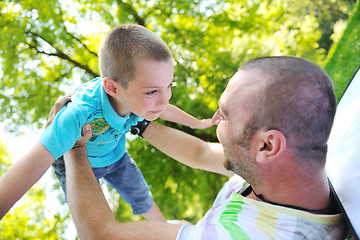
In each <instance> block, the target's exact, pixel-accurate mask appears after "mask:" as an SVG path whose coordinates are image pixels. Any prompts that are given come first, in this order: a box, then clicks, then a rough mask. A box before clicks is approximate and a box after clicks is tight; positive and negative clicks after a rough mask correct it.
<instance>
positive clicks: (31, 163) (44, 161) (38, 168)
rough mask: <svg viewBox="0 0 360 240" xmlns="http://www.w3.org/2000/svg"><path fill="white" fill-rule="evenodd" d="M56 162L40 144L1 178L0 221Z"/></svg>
mask: <svg viewBox="0 0 360 240" xmlns="http://www.w3.org/2000/svg"><path fill="white" fill-rule="evenodd" d="M54 161H55V159H54V157H53V156H52V155H51V154H50V153H49V152H48V150H47V149H46V148H45V147H44V146H43V145H42V143H41V142H38V143H37V144H36V145H35V146H34V147H33V148H32V149H31V150H30V152H29V153H27V154H26V155H25V156H24V157H22V158H20V159H19V160H18V161H17V162H15V164H14V165H12V166H11V167H10V168H9V169H8V170H7V171H6V172H5V173H4V174H3V175H2V176H1V178H0V219H1V218H3V216H4V215H5V214H6V213H7V212H8V211H9V210H10V208H11V207H12V206H13V205H14V204H15V203H16V202H17V201H18V200H19V199H20V198H21V197H22V196H23V195H24V194H25V193H26V192H27V191H28V190H29V189H30V188H31V187H32V186H33V185H34V184H35V183H36V182H37V181H38V180H39V179H40V178H41V176H42V175H44V173H45V172H46V170H47V169H48V168H49V167H50V166H51V164H52V163H53V162H54Z"/></svg>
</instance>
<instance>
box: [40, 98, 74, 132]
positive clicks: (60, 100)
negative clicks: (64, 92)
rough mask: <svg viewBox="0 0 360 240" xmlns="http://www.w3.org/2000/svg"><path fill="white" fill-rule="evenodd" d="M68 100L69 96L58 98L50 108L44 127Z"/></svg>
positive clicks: (69, 99)
mask: <svg viewBox="0 0 360 240" xmlns="http://www.w3.org/2000/svg"><path fill="white" fill-rule="evenodd" d="M70 101H71V96H62V97H59V98H58V100H57V101H56V103H55V104H54V106H53V107H52V108H51V111H50V114H49V118H48V121H47V123H46V124H45V128H47V127H48V126H49V125H50V124H51V123H52V122H53V121H54V118H55V116H56V114H57V113H58V112H59V111H60V110H61V109H62V108H63V107H64V106H65V105H66V104H68V102H70Z"/></svg>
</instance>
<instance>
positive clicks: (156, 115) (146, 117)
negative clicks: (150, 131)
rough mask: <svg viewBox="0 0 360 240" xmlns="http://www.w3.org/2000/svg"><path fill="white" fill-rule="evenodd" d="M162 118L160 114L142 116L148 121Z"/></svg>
mask: <svg viewBox="0 0 360 240" xmlns="http://www.w3.org/2000/svg"><path fill="white" fill-rule="evenodd" d="M159 117H160V114H147V115H146V116H142V118H144V119H146V120H148V121H155V120H156V119H158V118H159Z"/></svg>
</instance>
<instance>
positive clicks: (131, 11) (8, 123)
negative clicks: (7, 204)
mask: <svg viewBox="0 0 360 240" xmlns="http://www.w3.org/2000/svg"><path fill="white" fill-rule="evenodd" d="M123 23H135V24H140V25H143V26H145V27H147V28H149V29H150V30H152V31H154V32H155V33H156V34H157V35H158V36H160V37H161V38H162V39H163V40H164V41H165V42H166V43H167V44H168V46H169V47H170V49H171V51H172V53H173V56H174V61H175V74H174V82H175V83H176V85H175V86H174V87H173V88H172V91H173V96H172V99H171V100H170V102H171V103H172V104H174V105H177V106H179V107H180V108H182V109H184V110H185V111H187V112H188V113H190V114H192V115H194V116H196V117H197V118H210V117H212V115H213V113H214V112H215V111H216V110H217V101H218V99H219V97H220V95H221V93H222V92H223V90H224V89H225V86H226V84H227V82H228V80H229V79H230V78H231V76H232V75H233V74H234V73H235V72H236V70H237V68H238V67H239V66H240V65H241V64H242V63H244V62H246V61H248V60H250V59H253V58H255V57H259V56H265V55H272V56H275V55H289V56H297V57H302V58H305V59H308V60H310V61H313V62H315V63H317V64H318V65H320V66H321V67H322V68H324V69H325V71H326V72H327V73H328V74H329V75H330V76H331V78H332V79H333V82H334V85H335V89H336V94H337V98H338V99H339V98H340V96H341V94H342V92H343V91H344V89H345V88H346V86H347V84H348V82H349V80H350V79H351V77H352V75H353V74H354V73H355V71H356V69H357V68H358V67H359V65H360V39H359V36H360V7H359V2H358V1H356V0H318V1H312V0H303V1H296V0H228V1H218V0H195V1H188V0H171V1H164V0H163V1H159V0H148V1H146V0H133V1H131V0H102V1H99V0H18V1H9V0H2V1H0V106H1V107H0V175H1V174H3V173H4V172H5V171H6V169H7V168H8V167H9V166H10V165H11V164H12V163H14V162H15V161H16V160H17V159H18V158H20V157H21V156H23V155H25V154H26V151H27V150H28V149H30V148H31V146H32V145H34V144H35V143H36V142H37V141H38V138H39V135H40V134H41V132H42V131H43V127H44V123H45V122H46V119H47V116H48V114H49V112H50V109H51V107H52V105H53V104H54V102H55V101H56V99H57V98H58V97H59V96H62V95H65V94H66V93H68V92H70V91H71V90H73V89H75V88H76V87H77V86H78V85H79V84H81V83H83V82H86V81H89V80H91V79H93V78H95V77H97V76H99V69H98V47H99V44H100V42H101V39H102V38H103V36H104V35H105V33H106V32H107V31H109V30H110V29H111V28H113V27H115V26H117V25H119V24H123ZM157 121H159V122H161V121H160V120H157ZM163 123H164V122H163ZM164 124H166V125H169V126H172V127H175V128H178V129H180V130H182V131H185V132H188V133H190V134H192V135H195V136H197V137H199V138H202V139H204V140H206V141H217V138H216V133H215V130H216V128H215V127H211V128H209V129H205V130H192V129H190V128H187V127H184V126H181V125H176V124H170V123H167V122H165V123H164ZM169 140H171V139H169ZM127 147H128V151H129V153H130V155H131V156H132V157H133V158H134V159H135V161H136V162H137V164H138V166H139V167H140V169H141V170H142V172H143V174H144V176H145V179H146V180H147V182H148V184H149V185H150V187H151V191H152V193H153V195H154V200H155V201H156V203H157V204H158V206H159V207H160V209H161V211H162V212H163V214H164V215H165V217H166V218H167V219H186V220H188V221H190V222H192V223H196V222H197V221H198V220H199V219H200V218H201V217H202V216H203V215H204V214H205V213H206V211H207V210H208V209H209V208H210V207H211V205H212V202H213V201H214V199H215V196H216V194H217V193H218V191H219V189H220V188H221V187H222V185H223V184H224V182H225V180H226V177H224V176H220V175H217V174H213V173H207V172H205V171H201V170H195V169H191V168H188V167H185V166H183V165H181V164H179V163H177V162H176V161H174V160H173V159H171V158H169V157H167V156H166V155H164V154H162V153H161V152H159V151H157V150H156V149H155V148H154V147H152V146H151V145H150V144H148V143H147V142H146V141H144V140H143V139H140V138H136V137H132V136H129V140H128V145H127ZM15 187H16V186H15ZM102 188H103V191H104V193H105V195H106V197H107V199H108V201H109V203H110V206H111V208H112V209H113V212H114V214H115V216H116V218H117V220H118V221H133V220H140V219H141V217H138V216H133V215H132V213H131V210H130V207H129V206H128V205H127V204H126V203H124V201H123V200H122V199H121V198H120V197H119V195H118V194H117V193H116V191H114V190H113V189H111V187H108V185H107V184H104V183H102ZM89 211H91V209H89ZM0 238H1V239H77V236H76V231H75V229H74V226H73V223H72V220H71V217H70V214H69V210H68V207H67V204H66V203H65V201H64V195H63V193H62V190H60V186H59V184H58V182H57V180H56V179H55V176H54V174H53V173H52V169H49V171H48V172H47V173H46V175H45V176H44V177H43V178H42V179H41V180H40V181H39V182H38V183H37V184H36V185H35V186H34V187H33V188H32V189H31V190H30V191H29V192H28V193H27V194H26V195H25V196H24V197H23V198H22V199H21V200H20V201H19V202H18V203H17V204H16V205H15V207H14V208H12V209H11V211H10V212H9V213H8V214H7V215H6V216H5V217H4V218H3V219H2V221H0Z"/></svg>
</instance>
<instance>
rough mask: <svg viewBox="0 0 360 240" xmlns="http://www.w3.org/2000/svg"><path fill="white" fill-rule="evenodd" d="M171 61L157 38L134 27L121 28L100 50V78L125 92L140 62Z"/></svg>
mask: <svg viewBox="0 0 360 240" xmlns="http://www.w3.org/2000/svg"><path fill="white" fill-rule="evenodd" d="M172 59H173V58H172V54H171V51H170V49H169V47H168V46H167V45H166V43H165V42H164V41H163V40H162V39H161V38H160V37H158V36H157V35H156V34H155V33H154V32H152V31H150V30H149V29H147V28H145V27H143V26H140V25H136V24H123V25H119V26H117V27H115V28H113V29H112V30H110V32H108V33H107V34H106V36H105V37H104V39H103V40H102V42H101V44H100V50H99V68H100V74H101V77H103V78H105V77H110V78H112V79H114V80H116V81H117V82H119V83H120V84H121V86H122V87H123V88H125V89H126V88H127V86H128V83H129V81H131V80H133V79H134V78H135V77H136V73H137V71H138V69H139V67H141V65H142V62H143V61H146V60H156V61H172Z"/></svg>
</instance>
